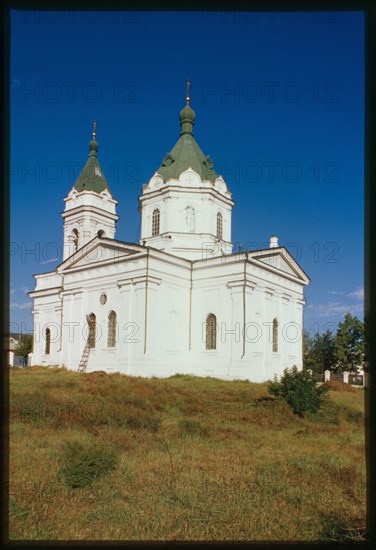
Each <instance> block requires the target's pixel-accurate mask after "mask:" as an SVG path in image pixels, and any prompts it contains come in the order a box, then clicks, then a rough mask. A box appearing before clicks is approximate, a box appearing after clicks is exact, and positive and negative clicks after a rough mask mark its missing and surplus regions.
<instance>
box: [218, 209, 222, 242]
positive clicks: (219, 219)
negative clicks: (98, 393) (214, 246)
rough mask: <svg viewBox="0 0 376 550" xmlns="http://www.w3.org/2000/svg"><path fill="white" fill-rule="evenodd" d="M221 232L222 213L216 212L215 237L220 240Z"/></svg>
mask: <svg viewBox="0 0 376 550" xmlns="http://www.w3.org/2000/svg"><path fill="white" fill-rule="evenodd" d="M222 234H223V219H222V214H221V213H220V212H218V214H217V239H220V240H222Z"/></svg>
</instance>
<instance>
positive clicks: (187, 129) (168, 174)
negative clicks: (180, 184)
mask: <svg viewBox="0 0 376 550" xmlns="http://www.w3.org/2000/svg"><path fill="white" fill-rule="evenodd" d="M195 117H196V114H195V112H194V110H193V109H192V108H191V106H190V105H189V104H188V103H187V104H186V105H185V107H184V108H183V109H182V110H181V111H180V126H181V132H180V138H179V140H178V141H177V142H176V144H175V146H174V147H173V149H171V151H170V153H168V154H167V155H166V156H165V158H164V159H163V161H162V164H161V166H160V167H159V168H158V170H157V172H158V174H160V175H161V176H162V177H163V180H164V181H166V180H168V179H170V178H174V179H178V178H179V176H180V174H181V173H182V172H184V171H185V170H187V169H188V168H189V167H191V168H192V170H194V171H195V172H197V174H199V176H200V177H201V179H202V180H210V181H212V182H214V181H215V180H216V179H217V177H218V175H217V174H216V172H215V170H214V165H213V161H212V160H211V158H210V156H205V155H204V153H203V152H202V151H201V149H200V147H199V145H198V144H197V142H196V140H195V138H194V137H193V126H194V121H195Z"/></svg>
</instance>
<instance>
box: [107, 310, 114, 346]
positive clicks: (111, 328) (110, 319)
mask: <svg viewBox="0 0 376 550" xmlns="http://www.w3.org/2000/svg"><path fill="white" fill-rule="evenodd" d="M115 346H116V313H115V312H114V311H110V313H109V314H108V329H107V347H108V348H114V347H115Z"/></svg>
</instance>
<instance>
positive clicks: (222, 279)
mask: <svg viewBox="0 0 376 550" xmlns="http://www.w3.org/2000/svg"><path fill="white" fill-rule="evenodd" d="M194 122H195V113H194V111H193V109H192V108H191V106H190V101H189V97H187V98H186V105H185V106H184V108H183V109H182V111H181V112H180V126H181V132H180V137H179V139H178V141H177V143H176V144H175V146H174V147H173V149H172V150H171V151H170V153H168V154H167V155H166V156H165V158H164V159H163V161H162V164H161V166H160V167H159V168H158V170H157V171H156V172H155V174H154V175H153V176H152V178H151V179H150V181H149V182H148V183H147V184H145V185H143V187H142V192H141V195H140V197H139V211H140V215H141V235H140V241H139V243H137V244H134V243H127V242H123V241H120V240H116V239H115V226H116V222H117V220H118V216H117V215H116V205H117V201H116V200H115V199H114V198H113V196H112V194H111V191H110V188H109V185H108V183H107V180H106V178H105V176H104V174H103V171H102V169H101V166H100V164H99V161H98V143H97V141H96V133H95V128H94V132H93V138H92V140H91V141H90V143H89V158H88V161H87V163H86V165H85V167H84V168H83V170H82V172H81V174H80V175H79V177H78V179H77V181H76V183H75V184H74V186H73V188H72V189H71V191H70V192H69V194H68V196H67V197H66V198H65V209H64V212H63V214H62V216H63V220H64V258H63V262H62V263H61V264H60V265H59V266H58V267H57V268H56V269H55V270H54V271H52V272H49V273H43V274H40V275H35V279H36V286H35V290H34V291H32V292H30V293H29V295H30V297H32V298H33V300H34V308H33V318H34V351H33V356H32V364H34V365H59V366H64V367H66V368H68V369H73V370H77V369H78V368H79V366H80V370H86V371H87V372H90V371H95V370H103V371H106V372H108V373H110V372H120V373H123V374H127V375H134V376H147V377H151V376H157V377H167V376H171V375H173V374H177V373H187V374H192V375H197V376H214V377H218V378H223V379H248V380H251V381H255V382H261V381H265V380H268V379H271V378H272V377H273V375H274V374H277V375H278V374H281V373H282V371H283V369H284V368H286V367H291V366H292V365H297V366H298V367H301V366H302V331H303V307H304V287H305V286H306V285H307V284H308V283H309V278H308V276H307V275H306V274H305V273H304V271H303V270H302V268H301V267H300V266H299V265H298V263H297V262H296V261H295V260H294V258H293V257H292V256H291V254H290V253H289V252H288V251H287V249H286V248H284V247H283V246H279V244H278V239H277V237H275V236H273V237H270V246H269V248H267V249H263V250H256V251H233V250H232V248H233V246H232V243H231V215H232V207H233V205H234V202H233V200H232V196H231V193H230V191H229V189H228V186H227V184H226V182H225V181H224V179H223V178H222V177H221V176H220V175H217V174H216V172H215V170H214V165H213V162H212V160H211V158H210V157H209V156H206V155H204V153H203V152H202V150H201V149H200V147H199V145H198V144H197V142H196V140H195V138H194V135H193V127H194Z"/></svg>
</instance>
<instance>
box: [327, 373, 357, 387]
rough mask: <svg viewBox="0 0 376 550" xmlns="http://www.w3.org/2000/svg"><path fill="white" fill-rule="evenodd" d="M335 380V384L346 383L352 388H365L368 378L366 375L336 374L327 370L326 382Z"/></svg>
mask: <svg viewBox="0 0 376 550" xmlns="http://www.w3.org/2000/svg"><path fill="white" fill-rule="evenodd" d="M330 380H334V381H335V382H344V383H345V384H351V385H352V386H365V385H366V377H365V376H364V374H355V373H350V372H346V371H345V372H342V373H336V372H331V371H330V370H326V371H325V372H324V382H329V381H330Z"/></svg>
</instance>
